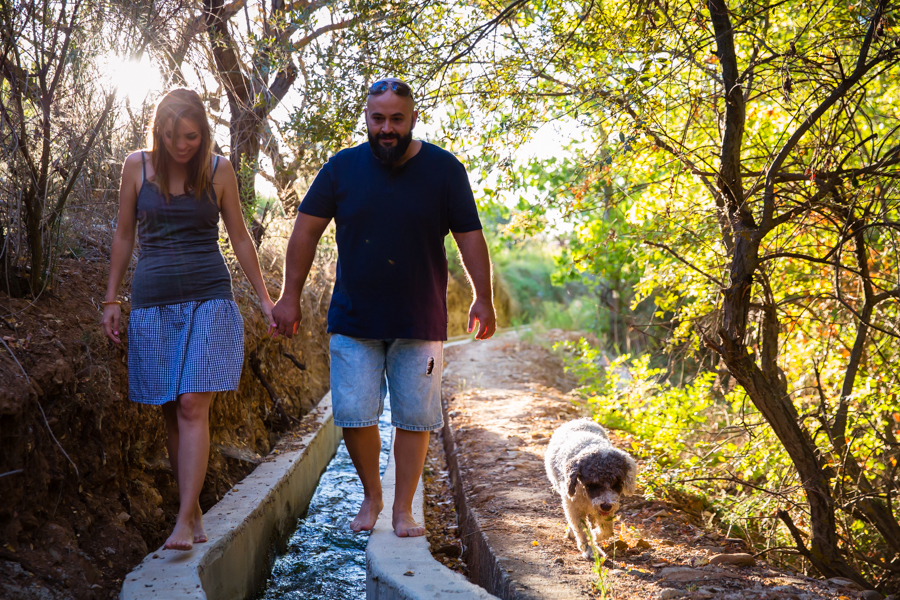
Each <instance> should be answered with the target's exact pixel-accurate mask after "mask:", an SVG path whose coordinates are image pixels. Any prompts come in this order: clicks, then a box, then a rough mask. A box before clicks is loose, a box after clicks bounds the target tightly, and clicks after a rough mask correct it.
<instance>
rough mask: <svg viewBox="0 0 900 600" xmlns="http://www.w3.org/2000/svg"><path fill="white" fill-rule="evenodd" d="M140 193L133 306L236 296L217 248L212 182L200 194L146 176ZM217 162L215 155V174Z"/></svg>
mask: <svg viewBox="0 0 900 600" xmlns="http://www.w3.org/2000/svg"><path fill="white" fill-rule="evenodd" d="M143 161H144V153H143V152H142V153H141V163H142V166H141V168H142V173H143V175H142V182H141V190H140V192H139V193H138V198H137V221H138V235H139V236H140V241H141V253H140V256H139V257H138V263H137V267H135V270H134V279H133V281H132V283H131V306H132V308H147V307H150V306H162V305H166V304H181V303H182V302H190V301H192V300H214V299H217V298H221V299H226V300H233V299H234V295H233V294H232V291H231V274H230V273H229V272H228V267H227V266H225V258H224V257H223V256H222V252H221V251H220V250H219V205H218V203H217V202H216V193H215V191H214V190H213V189H212V187H211V186H210V189H209V191H207V192H204V193H203V194H202V195H201V198H199V199H198V198H196V197H195V196H192V195H188V194H181V195H178V196H171V197H170V199H169V202H168V203H167V202H166V199H165V197H163V195H162V193H161V192H160V191H159V188H158V187H157V186H156V185H155V184H153V183H151V182H149V181H147V170H146V166H145V164H144V162H143ZM218 166H219V157H218V156H217V157H216V159H215V164H214V166H213V174H215V172H216V168H217V167H218Z"/></svg>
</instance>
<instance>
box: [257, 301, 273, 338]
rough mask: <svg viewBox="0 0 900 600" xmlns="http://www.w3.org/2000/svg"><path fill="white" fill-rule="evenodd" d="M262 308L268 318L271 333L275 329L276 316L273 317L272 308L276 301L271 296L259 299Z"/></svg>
mask: <svg viewBox="0 0 900 600" xmlns="http://www.w3.org/2000/svg"><path fill="white" fill-rule="evenodd" d="M259 304H260V309H261V310H262V313H263V316H264V317H265V318H266V323H268V324H269V333H272V331H273V330H274V329H275V326H276V325H275V318H274V317H272V309H273V308H275V303H274V302H272V300H271V299H270V298H265V299H263V300H260V301H259Z"/></svg>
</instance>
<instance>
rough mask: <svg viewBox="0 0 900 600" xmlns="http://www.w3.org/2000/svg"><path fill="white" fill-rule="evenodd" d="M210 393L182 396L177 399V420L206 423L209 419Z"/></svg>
mask: <svg viewBox="0 0 900 600" xmlns="http://www.w3.org/2000/svg"><path fill="white" fill-rule="evenodd" d="M211 400H212V393H211V392H203V393H198V394H182V395H180V396H179V397H178V419H179V420H181V419H186V420H188V421H206V420H208V419H209V404H210V401H211Z"/></svg>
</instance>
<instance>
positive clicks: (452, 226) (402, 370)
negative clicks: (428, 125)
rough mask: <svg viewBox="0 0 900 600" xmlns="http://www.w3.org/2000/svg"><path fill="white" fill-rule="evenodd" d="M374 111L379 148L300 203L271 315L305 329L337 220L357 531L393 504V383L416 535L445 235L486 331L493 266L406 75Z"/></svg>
mask: <svg viewBox="0 0 900 600" xmlns="http://www.w3.org/2000/svg"><path fill="white" fill-rule="evenodd" d="M365 117H366V128H367V129H368V134H369V140H368V143H363V144H360V145H358V146H356V147H354V148H349V149H346V150H343V151H342V152H339V153H338V154H337V155H335V156H334V157H332V158H331V160H329V161H328V163H327V164H326V165H325V166H324V167H322V170H321V171H319V174H318V175H317V176H316V178H315V180H314V181H313V183H312V185H311V186H310V188H309V191H308V192H307V193H306V196H305V197H304V199H303V202H302V203H301V204H300V208H299V213H298V215H297V221H296V223H295V225H294V231H293V233H292V234H291V239H290V241H289V242H288V248H287V256H286V258H285V275H284V289H283V290H282V294H281V298H280V299H279V301H278V303H277V304H276V306H275V308H274V310H273V311H272V314H273V317H274V320H275V322H276V323H277V326H276V330H277V333H281V334H284V335H286V336H287V337H291V336H292V335H293V334H294V333H296V331H297V324H298V323H299V322H300V320H301V318H302V315H301V313H300V292H301V290H302V289H303V284H304V282H305V280H306V276H307V275H308V274H309V269H310V267H311V265H312V261H313V257H314V256H315V251H316V245H317V243H318V241H319V238H320V237H321V235H322V232H323V231H324V230H325V227H326V226H327V225H328V223H329V222H330V221H331V219H334V220H335V225H336V228H337V230H336V240H337V246H338V265H337V276H336V279H335V284H334V292H333V294H332V298H331V306H330V308H329V310H328V331H329V332H330V333H331V334H332V337H331V345H330V348H331V388H332V403H333V408H334V420H335V424H336V425H338V426H340V427H343V428H344V441H345V442H346V444H347V450H348V451H349V452H350V457H351V459H352V460H353V464H354V466H355V467H356V472H357V473H358V474H359V478H360V480H361V481H362V484H363V490H364V494H365V495H364V499H363V503H362V506H361V507H360V509H359V513H358V514H357V515H356V518H354V519H353V521H352V522H351V523H350V528H351V529H352V530H353V531H364V530H370V529H372V527H373V526H374V525H375V521H376V520H377V519H378V514H379V513H380V512H381V509H382V508H383V506H384V504H383V502H382V494H381V480H380V477H379V470H378V455H379V452H380V450H381V440H380V438H379V435H378V418H379V416H380V415H381V412H382V410H383V406H384V397H385V391H386V389H385V388H387V389H389V391H390V398H391V417H392V419H391V420H392V425H394V427H396V436H395V441H394V460H395V464H396V466H397V477H396V482H397V483H396V489H395V495H394V506H393V511H392V516H393V519H392V524H393V528H394V533H396V535H398V536H400V537H411V536H419V535H424V533H425V528H424V527H423V526H422V525H420V524H419V523H417V522H416V521H415V520H414V519H413V517H412V500H413V495H414V494H415V491H416V485H417V483H418V480H419V477H420V476H421V474H422V468H423V466H424V464H425V455H426V453H427V451H428V438H429V435H430V434H429V432H431V431H434V430H436V429H439V428H440V427H441V425H442V418H441V389H440V387H441V368H442V362H443V352H442V350H443V340H446V339H447V257H446V254H445V251H444V237H445V236H446V235H447V233H448V231H449V232H452V233H453V237H454V239H455V240H456V244H457V246H458V247H459V251H460V254H461V256H462V260H463V265H464V266H465V269H466V272H467V273H468V275H469V280H470V282H471V283H472V287H473V289H474V301H473V302H472V305H471V307H470V309H469V331H470V332H471V331H472V330H473V329H474V327H475V322H476V321H477V322H478V333H477V334H476V338H477V339H487V338H489V337H491V336H492V335H493V334H494V330H495V329H496V318H495V315H494V306H493V299H492V290H491V262H490V257H489V256H488V249H487V244H486V243H485V240H484V236H483V234H482V231H481V222H480V221H479V219H478V213H477V211H476V208H475V201H474V198H473V197H472V190H471V188H470V186H469V180H468V177H467V175H466V171H465V168H464V167H463V166H462V164H461V163H460V162H459V161H458V160H457V159H456V158H455V157H454V156H453V155H452V154H450V153H449V152H447V151H445V150H443V149H441V148H438V147H437V146H434V145H432V144H428V143H425V142H422V141H420V140H413V138H412V130H413V128H414V127H415V125H416V119H417V118H418V112H417V111H416V110H415V103H414V101H413V95H412V90H411V89H410V87H409V86H408V85H407V84H406V83H404V82H403V81H401V80H399V79H395V78H388V79H382V80H380V81H377V82H376V83H374V84H373V85H372V87H370V88H369V92H368V99H367V102H366V108H365ZM385 374H386V375H387V384H386V385H385Z"/></svg>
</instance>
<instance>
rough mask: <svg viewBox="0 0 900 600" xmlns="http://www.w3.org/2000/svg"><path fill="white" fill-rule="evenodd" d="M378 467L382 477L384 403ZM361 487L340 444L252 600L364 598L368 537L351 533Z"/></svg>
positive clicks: (386, 441) (387, 443)
mask: <svg viewBox="0 0 900 600" xmlns="http://www.w3.org/2000/svg"><path fill="white" fill-rule="evenodd" d="M378 430H379V431H380V432H381V457H380V459H379V466H380V467H381V472H382V473H384V469H385V466H386V465H387V459H388V453H389V452H390V448H391V411H390V408H389V404H388V401H387V399H386V400H385V407H384V414H383V415H382V416H381V420H380V421H379V423H378ZM362 499H363V489H362V484H361V483H360V482H359V478H358V477H357V476H356V469H354V468H353V463H352V462H351V461H350V455H349V454H348V453H347V447H346V446H345V445H344V442H343V441H342V442H341V445H340V446H339V447H338V450H337V454H335V455H334V458H333V459H332V460H331V462H330V463H328V468H327V469H325V472H324V473H323V474H322V477H321V478H320V479H319V486H318V487H317V488H316V492H315V494H313V497H312V500H311V501H310V503H309V509H307V511H306V514H305V515H304V516H303V517H301V518H300V519H299V521H298V523H297V530H296V531H294V533H293V534H292V535H291V538H290V539H289V540H288V546H287V552H286V553H285V554H284V555H279V556H276V557H275V564H274V566H273V568H272V574H271V575H270V576H269V581H268V582H267V583H266V589H265V590H264V591H262V592H261V593H260V594H259V595H258V596H257V597H256V598H257V600H276V599H277V600H312V599H322V600H324V599H328V600H343V599H345V598H346V599H347V600H350V599H353V600H356V599H357V598H364V597H365V595H366V542H367V541H368V539H369V535H368V534H367V533H353V532H352V531H350V521H351V520H352V519H353V517H354V516H356V511H357V510H359V505H360V504H362Z"/></svg>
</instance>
